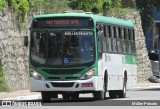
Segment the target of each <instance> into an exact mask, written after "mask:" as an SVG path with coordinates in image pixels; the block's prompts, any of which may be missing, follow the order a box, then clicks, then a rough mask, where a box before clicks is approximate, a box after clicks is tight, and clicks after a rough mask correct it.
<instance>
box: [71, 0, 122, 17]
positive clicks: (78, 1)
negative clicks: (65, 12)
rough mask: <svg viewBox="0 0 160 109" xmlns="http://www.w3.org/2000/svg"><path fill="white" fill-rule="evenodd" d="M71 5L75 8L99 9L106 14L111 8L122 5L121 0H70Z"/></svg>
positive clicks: (85, 9)
mask: <svg viewBox="0 0 160 109" xmlns="http://www.w3.org/2000/svg"><path fill="white" fill-rule="evenodd" d="M69 6H70V7H71V8H72V9H74V10H84V11H92V9H98V10H99V13H101V14H105V13H106V12H107V11H108V10H109V9H110V8H114V7H116V8H119V7H121V0H70V3H69Z"/></svg>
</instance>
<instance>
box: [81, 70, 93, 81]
mask: <svg viewBox="0 0 160 109" xmlns="http://www.w3.org/2000/svg"><path fill="white" fill-rule="evenodd" d="M94 72H96V68H92V69H91V70H89V71H88V72H86V73H85V74H84V75H83V76H82V77H81V78H80V79H81V80H86V79H90V78H91V77H92V76H93V74H94Z"/></svg>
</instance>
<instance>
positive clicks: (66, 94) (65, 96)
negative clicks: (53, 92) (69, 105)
mask: <svg viewBox="0 0 160 109" xmlns="http://www.w3.org/2000/svg"><path fill="white" fill-rule="evenodd" d="M62 97H63V99H64V100H69V99H70V94H68V93H63V94H62Z"/></svg>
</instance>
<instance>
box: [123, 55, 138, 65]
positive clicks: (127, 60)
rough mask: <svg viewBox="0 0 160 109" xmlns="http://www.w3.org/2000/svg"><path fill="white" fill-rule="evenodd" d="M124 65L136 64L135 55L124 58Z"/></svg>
mask: <svg viewBox="0 0 160 109" xmlns="http://www.w3.org/2000/svg"><path fill="white" fill-rule="evenodd" d="M122 64H136V56H134V55H124V56H122Z"/></svg>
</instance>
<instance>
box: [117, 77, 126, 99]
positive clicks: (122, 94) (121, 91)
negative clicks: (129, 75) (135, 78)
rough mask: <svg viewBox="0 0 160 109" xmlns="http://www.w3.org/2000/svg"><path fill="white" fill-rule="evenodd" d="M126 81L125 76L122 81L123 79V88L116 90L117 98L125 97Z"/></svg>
mask: <svg viewBox="0 0 160 109" xmlns="http://www.w3.org/2000/svg"><path fill="white" fill-rule="evenodd" d="M126 83H127V79H126V77H125V78H124V81H123V89H122V90H118V91H117V94H118V98H125V97H126Z"/></svg>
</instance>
